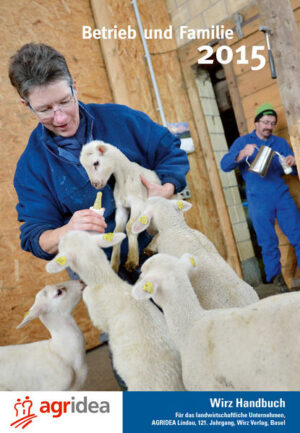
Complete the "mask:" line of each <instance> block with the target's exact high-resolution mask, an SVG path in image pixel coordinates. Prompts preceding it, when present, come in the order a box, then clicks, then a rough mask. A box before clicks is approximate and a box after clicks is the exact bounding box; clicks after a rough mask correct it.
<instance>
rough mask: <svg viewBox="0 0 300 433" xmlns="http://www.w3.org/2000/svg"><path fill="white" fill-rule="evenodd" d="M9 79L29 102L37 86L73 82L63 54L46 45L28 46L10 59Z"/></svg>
mask: <svg viewBox="0 0 300 433" xmlns="http://www.w3.org/2000/svg"><path fill="white" fill-rule="evenodd" d="M9 78H10V82H11V84H12V85H13V86H14V87H15V88H16V89H17V91H18V93H19V95H20V96H21V98H22V99H24V100H25V101H27V102H28V98H29V96H30V92H31V91H32V90H33V89H34V88H35V87H37V86H42V85H45V84H50V83H53V82H54V81H58V80H66V81H67V83H68V85H69V86H71V85H72V84H73V80H72V77H71V74H70V71H69V68H68V65H67V62H66V59H65V58H64V56H63V55H62V54H60V53H59V52H58V51H56V50H55V49H54V48H52V47H49V46H48V45H45V44H34V43H30V44H26V45H23V47H21V48H20V49H19V50H18V51H17V52H16V54H15V55H14V56H12V57H11V58H10V64H9Z"/></svg>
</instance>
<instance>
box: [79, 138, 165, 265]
mask: <svg viewBox="0 0 300 433" xmlns="http://www.w3.org/2000/svg"><path fill="white" fill-rule="evenodd" d="M80 162H81V164H82V165H83V167H84V168H85V170H86V172H87V174H88V176H89V179H90V181H91V183H92V185H93V186H94V187H95V188H97V189H99V188H103V187H104V186H105V185H106V183H107V181H108V179H109V178H110V176H111V175H112V174H113V175H114V177H115V181H116V183H115V187H114V199H115V204H116V217H115V218H116V227H115V230H114V231H115V232H123V231H124V230H125V226H126V232H127V235H128V257H127V261H126V263H125V267H126V268H127V269H128V270H133V269H135V268H137V267H138V264H139V250H138V242H137V235H136V234H134V233H132V230H131V227H132V224H133V223H134V221H135V220H136V218H137V216H138V215H139V213H140V211H141V209H142V207H143V204H144V203H145V201H146V200H147V189H146V187H145V186H144V185H143V184H142V182H141V180H140V175H142V176H143V177H144V178H146V179H147V180H148V181H150V182H153V183H156V184H158V185H160V184H161V182H160V180H159V177H158V176H157V174H156V173H155V172H154V171H152V170H148V169H147V168H144V167H142V166H140V165H139V164H137V163H135V162H131V161H130V160H129V159H128V158H127V157H126V156H125V155H124V154H123V153H122V152H121V151H120V150H119V149H118V148H117V147H115V146H112V145H111V144H108V143H104V142H103V141H97V140H96V141H91V142H90V143H87V144H86V145H84V146H83V148H82V151H81V155H80ZM129 210H130V218H129V220H128V215H129ZM127 221H128V222H127ZM126 224H127V225H126ZM111 265H112V268H113V269H114V270H115V271H116V272H117V271H118V269H119V265H120V245H119V244H117V245H116V246H115V247H114V248H113V252H112V257H111Z"/></svg>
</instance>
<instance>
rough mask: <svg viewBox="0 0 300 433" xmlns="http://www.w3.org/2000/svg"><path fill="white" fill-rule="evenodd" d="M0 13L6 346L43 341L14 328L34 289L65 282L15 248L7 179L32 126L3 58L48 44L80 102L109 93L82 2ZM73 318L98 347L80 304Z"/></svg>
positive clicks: (47, 1)
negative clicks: (84, 33)
mask: <svg viewBox="0 0 300 433" xmlns="http://www.w3.org/2000/svg"><path fill="white" fill-rule="evenodd" d="M0 13H1V17H2V25H1V30H2V33H1V34H2V38H1V47H2V55H1V60H0V74H1V80H0V95H1V96H0V98H1V104H0V123H1V141H0V146H1V162H0V202H1V207H0V213H1V225H0V305H1V309H0V323H1V325H0V345H6V344H16V343H27V342H29V341H35V340H39V339H42V338H47V337H48V332H47V331H46V330H45V328H44V327H43V326H42V325H41V324H40V322H39V321H38V320H36V321H34V323H32V324H30V325H28V326H26V327H24V328H22V329H20V330H16V329H15V328H16V326H17V324H18V323H19V322H20V321H21V320H22V318H23V315H24V313H25V311H26V310H27V309H28V308H29V307H30V306H31V304H32V303H33V300H34V296H35V294H36V292H37V291H38V290H39V289H40V288H42V287H43V286H44V285H46V284H48V283H51V282H56V281H63V280H64V279H68V276H67V275H66V274H64V275H63V274H57V275H54V276H51V275H49V274H47V273H46V271H45V263H46V262H45V261H43V260H39V259H37V258H35V257H34V256H32V255H31V254H29V253H26V252H24V251H22V250H21V248H20V243H19V224H18V222H17V214H16V210H15V206H16V204H17V197H16V194H15V191H14V188H13V175H14V171H15V166H16V163H17V160H18V159H19V157H20V155H21V153H22V152H23V150H24V148H25V146H26V144H27V140H28V137H29V134H30V133H31V131H32V129H33V128H34V127H35V125H36V123H37V122H36V120H35V118H34V117H33V116H32V115H31V113H30V111H29V110H27V109H26V108H25V107H24V106H23V105H22V104H21V103H20V102H19V97H18V95H17V93H16V92H15V90H14V89H13V88H12V86H11V85H10V82H9V79H8V74H7V67H8V61H9V58H10V56H12V55H13V54H14V53H15V52H16V51H17V49H19V48H20V47H21V46H22V45H23V44H25V43H28V42H43V43H46V44H49V45H52V46H54V47H55V48H56V49H58V51H61V52H62V53H63V54H64V55H65V56H66V58H67V61H68V63H69V67H70V70H71V73H73V76H74V78H75V79H76V81H77V84H78V88H79V98H80V99H81V100H83V101H84V102H100V103H103V102H112V94H111V91H110V87H109V82H108V79H107V74H106V71H105V67H104V62H103V59H102V56H101V53H100V51H99V45H98V43H97V41H94V40H92V41H84V40H83V39H82V37H81V26H82V25H83V24H85V25H90V26H94V21H93V16H92V13H91V9H90V6H89V3H88V2H87V1H86V0H77V1H76V2H71V1H68V0H64V1H60V0H34V1H32V0H29V1H26V2H24V1H23V0H15V1H14V2H7V1H5V0H1V1H0ZM75 318H76V320H77V321H78V322H79V325H80V327H81V329H82V330H83V331H84V334H85V338H86V341H87V347H88V348H89V347H92V346H95V345H96V344H99V342H98V335H99V331H98V330H95V329H94V328H92V327H91V324H90V320H89V318H88V315H87V312H86V309H85V306H84V305H83V303H81V305H80V306H79V307H77V309H76V311H75Z"/></svg>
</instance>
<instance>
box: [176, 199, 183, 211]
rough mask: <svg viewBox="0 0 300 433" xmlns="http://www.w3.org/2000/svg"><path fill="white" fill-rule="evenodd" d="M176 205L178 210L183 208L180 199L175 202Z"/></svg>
mask: <svg viewBox="0 0 300 433" xmlns="http://www.w3.org/2000/svg"><path fill="white" fill-rule="evenodd" d="M177 207H178V209H179V210H182V209H183V208H184V203H183V202H182V201H178V202H177Z"/></svg>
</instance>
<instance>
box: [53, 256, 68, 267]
mask: <svg viewBox="0 0 300 433" xmlns="http://www.w3.org/2000/svg"><path fill="white" fill-rule="evenodd" d="M55 261H56V263H58V264H59V265H60V266H64V265H65V264H66V263H67V258H66V257H65V256H60V257H56V259H55Z"/></svg>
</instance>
